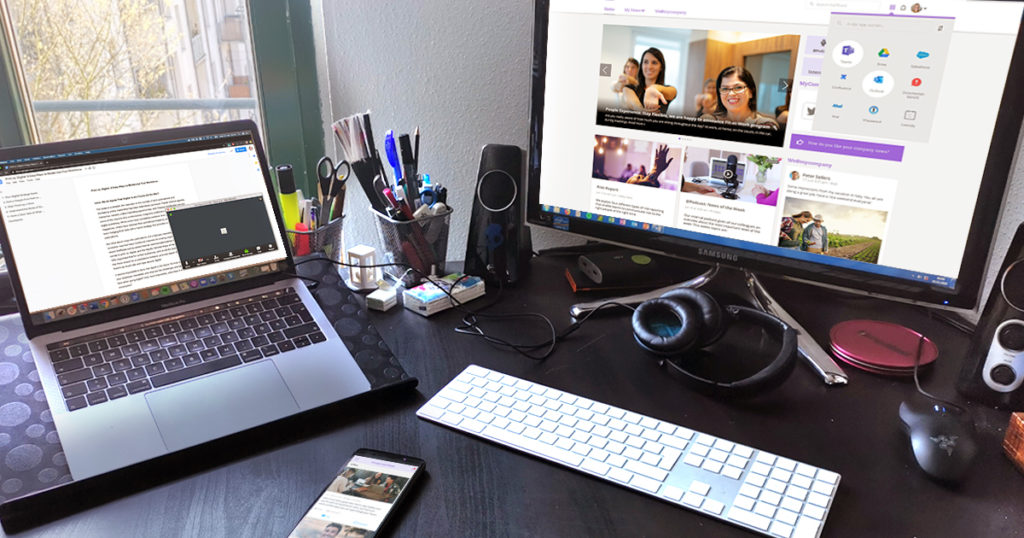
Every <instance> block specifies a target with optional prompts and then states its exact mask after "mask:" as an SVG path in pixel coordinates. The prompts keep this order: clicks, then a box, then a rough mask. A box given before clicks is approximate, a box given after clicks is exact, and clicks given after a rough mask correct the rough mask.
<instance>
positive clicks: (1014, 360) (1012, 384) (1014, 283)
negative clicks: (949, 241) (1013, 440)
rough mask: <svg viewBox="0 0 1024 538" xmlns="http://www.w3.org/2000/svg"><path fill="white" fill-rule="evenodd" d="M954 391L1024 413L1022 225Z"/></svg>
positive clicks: (979, 322) (1000, 272)
mask: <svg viewBox="0 0 1024 538" xmlns="http://www.w3.org/2000/svg"><path fill="white" fill-rule="evenodd" d="M957 390H958V391H960V392H961V393H963V394H964V395H966V396H970V397H972V398H974V399H977V400H979V401H982V402H985V403H987V404H989V405H992V406H994V407H1003V408H1007V409H1013V410H1019V409H1024V223H1022V224H1021V225H1020V226H1018V227H1017V233H1016V234H1014V236H1013V241H1012V242H1011V243H1010V248H1009V249H1008V250H1007V251H1006V258H1004V259H1003V265H1002V266H1001V267H1000V268H999V273H998V274H997V275H996V279H995V284H994V285H993V286H992V290H991V291H990V292H989V294H988V301H987V302H986V303H985V309H984V310H982V314H981V320H979V321H978V327H977V329H975V331H974V336H973V337H972V338H971V344H970V347H969V348H968V352H967V360H966V361H964V366H963V368H961V370H960V377H959V379H958V380H957Z"/></svg>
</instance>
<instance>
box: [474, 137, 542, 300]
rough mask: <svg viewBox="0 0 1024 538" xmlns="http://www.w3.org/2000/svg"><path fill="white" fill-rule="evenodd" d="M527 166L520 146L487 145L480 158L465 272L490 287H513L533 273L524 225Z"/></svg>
mask: <svg viewBox="0 0 1024 538" xmlns="http://www.w3.org/2000/svg"><path fill="white" fill-rule="evenodd" d="M524 164H525V163H524V161H523V150H522V149H519V147H518V146H506V145H502V144H487V145H486V146H484V148H483V150H482V151H481V152H480V172H479V173H478V174H477V180H476V190H475V192H474V196H473V214H472V216H471V217H470V219H469V239H468V241H467V244H466V269H465V272H466V274H470V275H476V276H480V277H483V279H484V280H485V281H486V282H487V283H489V284H495V285H502V286H506V285H512V284H515V283H516V282H518V281H519V280H520V279H521V278H523V277H524V276H526V272H527V270H528V268H529V262H530V256H531V255H532V251H533V245H532V244H531V241H530V230H529V228H527V227H526V226H525V224H524V222H523V200H524V198H525V196H526V192H525V191H526V188H525V186H526V183H525V181H524V180H523V169H524Z"/></svg>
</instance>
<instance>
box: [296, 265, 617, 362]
mask: <svg viewBox="0 0 1024 538" xmlns="http://www.w3.org/2000/svg"><path fill="white" fill-rule="evenodd" d="M315 260H326V261H329V262H331V263H333V264H335V265H341V266H343V267H363V268H368V267H404V268H406V272H407V273H408V272H410V271H411V272H413V273H416V274H417V275H419V276H421V277H422V278H424V279H425V280H427V281H428V282H430V283H432V284H434V285H435V286H437V288H438V289H440V290H441V291H442V292H443V293H444V294H445V295H447V296H448V300H449V301H451V304H452V308H453V309H455V310H458V311H459V312H463V313H464V315H463V318H462V325H461V326H459V327H455V329H454V330H455V332H457V333H459V334H466V335H470V336H478V337H480V338H483V339H484V341H486V342H487V343H489V344H492V345H495V346H499V347H506V348H509V349H511V350H513V351H515V352H517V353H519V354H520V355H523V356H524V357H527V358H529V359H533V360H536V361H542V360H544V359H547V358H548V357H550V356H551V354H552V353H554V351H555V349H556V348H557V346H558V343H559V342H561V341H563V340H565V339H566V338H567V337H568V336H569V335H571V334H572V333H574V332H576V330H577V329H579V328H580V326H581V325H583V323H584V322H586V321H587V320H588V319H590V316H592V315H594V314H595V313H596V312H597V311H598V310H601V309H603V308H607V307H610V306H621V307H624V308H628V309H630V310H636V308H635V307H633V306H630V305H627V304H623V303H617V302H614V301H609V302H607V303H604V304H602V305H600V306H598V307H597V308H595V309H593V310H591V311H590V312H587V314H586V315H585V316H583V317H581V318H579V319H578V320H576V321H574V322H573V323H572V324H570V325H569V326H568V327H566V328H565V329H564V330H563V331H562V332H561V333H559V332H558V331H557V329H555V324H554V323H553V322H552V321H551V319H550V318H548V317H547V316H545V315H544V314H541V313H538V312H520V313H501V314H486V313H484V312H483V311H484V310H487V309H488V308H491V307H493V306H494V305H496V304H497V303H498V302H499V301H500V299H501V295H502V292H503V291H504V289H505V288H504V286H503V285H502V281H501V279H498V293H497V294H496V295H495V297H494V299H493V300H492V301H491V302H489V303H487V304H486V305H483V306H482V307H480V308H478V309H475V310H470V309H468V308H464V307H463V305H462V302H461V301H459V300H458V299H457V298H455V296H454V295H452V293H451V292H449V291H448V289H446V288H451V289H455V286H456V285H457V284H458V283H459V282H461V281H462V280H463V279H465V278H468V277H469V276H471V275H462V276H460V277H459V278H458V279H456V280H455V281H454V282H452V283H450V284H449V283H448V282H438V281H435V280H434V279H432V278H431V277H430V276H429V275H425V274H423V272H422V271H420V270H418V269H416V268H415V267H413V266H411V265H409V264H405V263H380V264H374V265H358V264H351V263H345V262H340V261H335V260H331V259H328V258H307V259H305V260H301V261H298V262H296V263H295V265H299V264H303V263H307V262H310V261H315ZM305 278H308V277H305ZM481 318H483V319H516V318H536V319H540V320H541V321H543V323H544V325H546V326H547V329H548V330H549V331H550V333H551V336H550V337H549V338H548V339H547V340H544V341H542V342H536V343H517V342H510V341H508V340H505V339H503V338H499V337H497V336H493V335H490V334H487V333H486V332H484V330H483V329H482V328H481V327H480V321H481ZM545 348H546V350H545V351H544V352H543V353H540V354H536V353H532V352H533V351H535V350H538V349H545Z"/></svg>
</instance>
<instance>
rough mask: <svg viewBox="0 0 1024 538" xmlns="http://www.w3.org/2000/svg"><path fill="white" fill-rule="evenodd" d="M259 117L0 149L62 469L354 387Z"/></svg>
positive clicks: (121, 456) (17, 276)
mask: <svg viewBox="0 0 1024 538" xmlns="http://www.w3.org/2000/svg"><path fill="white" fill-rule="evenodd" d="M274 192H275V191H274V188H273V185H272V183H271V178H270V174H269V172H268V168H267V164H266V157H265V156H264V154H263V149H262V147H261V145H260V141H259V136H258V133H257V130H256V125H255V124H254V123H252V122H251V121H236V122H228V123H221V124H214V125H204V126H196V127H184V128H177V129H167V130H162V131H152V132H145V133H137V134H130V135H118V136H109V137H102V138H94V139H87V140H76V141H68V142H60V143H53V144H40V145H36V146H25V147H18V148H4V149H0V228H2V230H0V242H2V247H3V252H4V254H5V256H6V259H7V265H8V269H9V272H10V276H11V285H12V287H13V289H14V293H15V296H16V298H17V301H18V308H19V311H20V313H21V318H22V322H23V323H24V326H25V332H26V335H27V336H28V338H29V346H30V348H31V350H32V354H33V357H34V360H35V365H36V368H37V370H38V372H39V378H40V383H41V384H42V386H43V388H44V391H45V394H46V400H47V403H48V405H49V408H50V411H51V413H52V416H53V422H54V426H55V427H56V430H57V433H58V434H59V436H60V440H61V445H62V446H63V448H64V453H65V455H66V456H67V462H68V466H69V467H70V469H71V474H72V477H73V478H74V479H75V480H81V479H84V478H88V477H90V476H95V475H98V474H101V473H105V472H108V471H111V470H114V469H118V468H121V467H125V466H127V465H131V464H133V463H137V462H141V461H144V460H148V459H151V458H154V457H157V456H160V455H162V454H166V453H169V452H173V451H176V450H180V449H183V448H186V447H190V446H194V445H197V444H200V443H203V442H206V441H210V440H213V439H216V438H219V437H223V436H225V435H228V434H231V433H235V432H239V431H242V430H245V429H248V428H252V427H255V426H259V425H261V424H264V423H267V422H270V421H273V420H276V419H280V418H283V417H286V416H289V415H292V414H295V413H298V412H301V411H304V410H307V409H311V408H315V407H318V406H321V405H324V404H327V403H331V402H334V401H338V400H341V399H344V398H348V397H351V396H354V395H356V394H360V393H362V392H366V391H368V390H370V384H369V382H368V381H367V379H366V377H365V375H364V374H363V373H362V371H361V370H360V368H359V367H358V365H357V364H356V362H355V360H354V359H353V357H352V355H351V353H350V352H349V351H348V349H347V348H346V347H345V345H344V343H343V342H342V341H341V339H340V338H339V337H338V335H337V333H335V331H334V330H333V328H332V327H331V324H330V323H329V322H328V321H327V318H326V317H325V316H324V314H323V312H322V311H321V309H320V308H319V307H318V306H317V304H316V302H315V301H314V300H313V298H312V296H311V295H310V293H309V292H308V291H307V290H306V287H305V286H304V285H303V284H302V282H301V281H300V280H299V279H297V278H295V276H294V264H293V260H292V257H291V255H290V253H289V247H288V243H287V238H286V232H285V230H284V228H283V226H282V219H281V216H280V214H279V211H278V208H277V204H276V203H274V200H275V195H274Z"/></svg>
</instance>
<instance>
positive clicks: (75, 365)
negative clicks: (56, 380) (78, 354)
mask: <svg viewBox="0 0 1024 538" xmlns="http://www.w3.org/2000/svg"><path fill="white" fill-rule="evenodd" d="M50 356H51V357H52V356H53V354H52V353H51V354H50ZM84 366H85V361H83V360H82V359H67V360H63V361H61V362H57V363H54V364H53V371H54V372H57V373H58V374H63V373H65V372H72V371H74V370H78V369H79V368H82V367H84Z"/></svg>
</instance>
